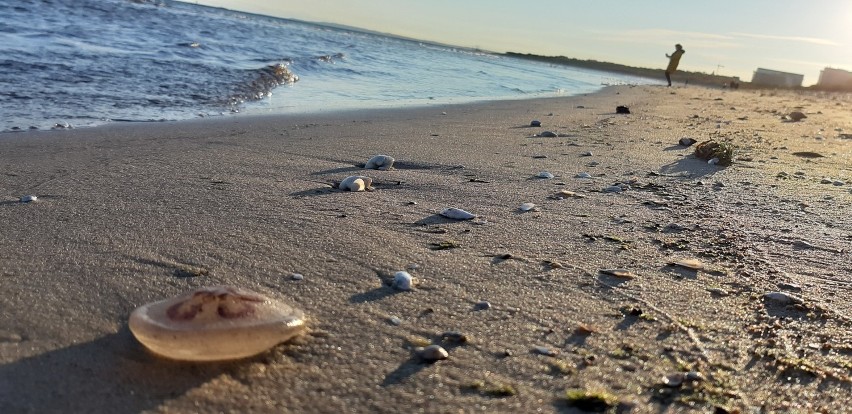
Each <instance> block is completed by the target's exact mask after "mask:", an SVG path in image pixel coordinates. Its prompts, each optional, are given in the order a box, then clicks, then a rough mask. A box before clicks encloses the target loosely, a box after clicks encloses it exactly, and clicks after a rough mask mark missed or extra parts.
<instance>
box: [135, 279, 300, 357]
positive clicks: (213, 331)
mask: <svg viewBox="0 0 852 414" xmlns="http://www.w3.org/2000/svg"><path fill="white" fill-rule="evenodd" d="M129 326H130V331H131V332H132V333H133V335H134V336H135V337H136V339H138V340H139V342H141V343H142V344H143V345H145V347H146V348H148V349H150V350H151V351H152V352H154V353H155V354H158V355H162V356H164V357H167V358H172V359H180V360H186V361H217V360H225V359H237V358H245V357H249V356H252V355H256V354H259V353H261V352H263V351H265V350H267V349H269V348H271V347H273V346H275V345H277V344H279V343H282V342H286V341H288V340H290V339H291V338H293V337H294V336H296V335H298V334H299V333H301V332H302V331H304V330H305V315H304V313H302V311H300V310H298V309H296V308H293V307H291V306H289V305H287V304H285V303H283V302H279V301H276V300H273V299H271V298H268V297H266V296H263V295H261V294H258V293H255V292H251V291H248V290H245V289H240V288H236V287H232V286H210V287H203V288H199V289H195V290H193V291H189V292H187V293H185V294H184V295H182V296H179V297H176V298H172V299H166V300H161V301H159V302H153V303H149V304H147V305H143V306H140V307H138V308H136V310H134V311H133V313H131V314H130V321H129Z"/></svg>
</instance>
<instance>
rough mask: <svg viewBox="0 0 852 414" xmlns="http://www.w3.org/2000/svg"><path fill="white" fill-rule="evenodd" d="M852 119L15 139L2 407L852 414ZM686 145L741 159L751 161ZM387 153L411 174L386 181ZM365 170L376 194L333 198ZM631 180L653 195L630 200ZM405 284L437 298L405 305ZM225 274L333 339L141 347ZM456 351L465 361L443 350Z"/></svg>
mask: <svg viewBox="0 0 852 414" xmlns="http://www.w3.org/2000/svg"><path fill="white" fill-rule="evenodd" d="M618 105H626V106H628V107H629V108H630V110H631V112H632V113H631V114H630V115H617V114H615V108H616V106H618ZM850 105H852V98H850V97H849V96H844V95H816V94H797V93H793V92H778V93H774V92H760V91H724V90H715V89H705V88H698V87H689V88H663V87H613V88H607V89H605V90H603V91H601V92H600V93H597V94H593V95H588V96H579V97H571V98H555V99H538V100H528V101H510V102H495V103H487V104H477V105H460V106H442V107H437V106H436V107H431V108H423V109H405V110H386V111H365V112H353V113H340V114H329V115H320V116H312V117H309V116H291V117H257V118H249V117H234V118H227V119H218V120H217V119H205V120H199V121H191V122H179V123H166V124H128V125H115V126H106V127H101V128H94V129H76V130H68V131H45V132H26V133H16V134H3V135H0V166H2V176H1V177H2V178H0V287H2V291H3V295H2V296H0V309H2V317H0V364H2V365H0V411H2V412H38V413H44V412H142V411H151V412H275V413H279V412H294V413H301V412H469V411H485V412H534V411H536V410H541V411H544V412H575V410H577V406H576V404H578V403H580V402H579V401H575V400H572V399H570V398H567V397H566V395H567V394H566V392H567V391H569V390H578V389H579V390H586V391H590V392H598V393H601V395H604V396H607V397H608V398H610V400H609V401H607V403H610V404H611V406H613V407H616V406H617V409H620V410H633V412H682V411H695V412H707V411H708V410H710V411H712V409H714V407H716V408H724V409H727V410H729V412H732V411H733V410H735V409H742V410H743V412H750V410H754V409H760V408H763V409H764V410H765V411H767V412H788V411H799V412H817V411H819V410H824V411H825V412H841V411H843V410H845V409H846V408H847V406H848V404H849V403H850V402H852V401H850V400H852V397H850V375H852V330H850V327H852V320H850V316H852V295H850V288H852V276H851V275H850V271H849V269H850V264H852V263H851V262H852V259H850V258H849V246H850V244H852V219H850V217H849V211H850V210H849V205H850V201H852V194H850V190H852V183H850V182H852V164H850V153H852V140H850V139H847V136H845V135H843V134H847V133H852V113H850ZM791 111H801V112H804V113H805V114H807V116H808V118H806V119H804V120H803V121H801V122H785V121H783V120H781V119H780V118H781V116H782V115H784V114H787V113H789V112H791ZM532 120H540V121H541V123H542V127H540V128H533V127H529V126H528V125H529V123H530V121H532ZM543 131H551V132H555V133H557V134H558V136H557V137H549V138H548V137H541V136H537V135H540V134H541V133H542V132H543ZM682 137H692V138H695V139H697V140H698V141H699V142H701V141H704V140H707V139H711V138H712V139H715V140H730V141H731V142H732V143H733V144H734V145H735V146H736V147H737V148H738V150H737V152H736V153H735V156H734V162H733V164H732V165H730V166H728V167H721V166H716V165H708V164H707V163H706V162H705V161H702V160H698V159H696V158H695V157H694V155H693V149H694V148H692V147H691V148H686V147H683V146H680V145H678V144H677V143H678V140H679V139H680V138H682ZM587 153H590V154H591V155H585V154H587ZM797 153H798V154H797ZM376 154H387V155H391V156H393V157H394V158H396V160H397V162H396V164H395V169H393V170H390V171H365V170H363V169H362V168H360V166H361V165H363V163H365V162H366V161H367V160H368V159H369V158H370V157H371V156H372V155H376ZM542 171H548V172H551V173H553V174H554V175H555V178H553V179H540V178H536V177H535V176H536V175H537V174H538V173H540V172H542ZM581 172H587V173H588V174H589V175H591V177H592V178H585V179H584V178H576V175H577V174H578V173H581ZM348 175H367V176H369V177H371V178H373V180H374V191H371V192H362V193H350V192H343V191H339V190H336V189H334V188H333V187H332V185H333V183H335V182H337V181H339V180H341V179H343V178H344V177H346V176H348ZM614 184H625V186H624V187H623V188H625V189H626V191H622V192H619V193H608V192H604V191H602V190H603V189H605V188H607V187H610V186H612V185H614ZM628 186H629V188H628ZM563 190H566V191H570V192H573V193H576V194H577V195H579V196H582V197H575V196H570V195H563V197H561V199H560V197H554V196H555V195H557V193H559V192H561V191H563ZM27 194H34V195H36V196H38V201H36V202H34V203H21V202H20V201H19V197H21V196H23V195H27ZM527 202H531V203H535V204H536V208H535V209H534V210H533V211H529V212H521V211H520V210H519V206H520V205H521V204H522V203H527ZM446 207H458V208H462V209H465V210H467V211H469V212H472V213H474V214H476V215H477V216H478V217H477V218H476V219H474V220H471V221H453V220H448V219H445V218H442V217H441V216H439V215H438V213H439V212H440V211H441V210H442V209H444V208H446ZM681 259H697V260H700V261H701V262H702V263H703V264H704V268H703V269H701V270H698V271H695V270H689V269H686V268H683V267H679V266H672V265H670V263H673V262H675V261H678V260H681ZM406 269H409V270H408V271H409V272H410V273H411V274H412V275H413V276H414V277H415V278H416V279H417V281H418V284H417V286H416V288H415V289H414V290H413V291H411V292H399V291H397V290H394V289H393V288H391V287H390V286H389V285H388V282H389V281H390V279H391V278H392V275H393V274H394V272H396V271H400V270H406ZM601 269H625V270H628V271H630V272H631V273H632V274H633V275H634V277H633V278H632V279H626V278H618V277H615V276H610V275H607V274H602V273H600V272H599V271H600V270H601ZM294 273H298V274H301V275H303V276H304V279H303V280H294V279H293V277H292V275H293V274H294ZM215 284H232V285H237V286H240V287H244V288H248V289H252V290H256V291H258V292H262V293H264V294H267V295H270V296H274V297H276V298H279V299H282V300H285V301H288V302H290V303H292V304H293V305H295V306H297V307H299V308H301V309H303V310H304V311H305V312H306V314H307V315H308V317H309V318H310V320H309V326H310V330H309V332H308V334H306V335H304V336H302V337H300V338H299V339H297V340H295V341H293V342H291V343H288V344H283V345H280V346H278V347H276V348H274V349H272V350H271V351H269V352H266V353H264V354H261V355H259V356H256V357H252V358H249V359H246V360H241V361H232V362H227V363H205V364H198V363H182V362H175V361H169V360H164V359H162V358H159V357H156V356H154V355H151V354H150V353H148V352H147V351H146V350H145V349H144V348H143V347H142V346H141V345H140V344H139V343H138V342H136V340H135V339H134V338H133V336H132V334H131V333H130V332H129V330H128V329H127V318H128V315H129V314H130V312H131V311H132V310H133V309H134V308H136V307H137V306H139V305H142V304H144V303H147V302H151V301H155V300H160V299H162V298H166V297H171V296H175V295H177V294H180V293H182V292H184V291H186V290H188V289H191V288H193V287H198V286H206V285H215ZM769 292H783V293H785V294H787V295H793V296H794V297H796V298H801V299H802V303H788V304H783V303H778V302H775V301H772V300H767V299H765V298H764V295H765V294H766V293H769ZM481 301H488V302H489V304H490V307H489V308H488V309H481V306H477V304H478V303H479V302H481ZM397 322H398V323H397ZM447 331H458V332H461V333H462V334H464V335H465V336H466V337H467V338H468V339H469V340H468V341H467V342H466V343H453V342H451V341H446V340H442V334H443V333H444V332H447ZM430 343H436V344H442V345H443V346H444V347H445V348H446V349H447V350H448V352H449V359H447V360H444V361H439V362H437V363H434V364H427V363H424V362H423V361H421V360H420V359H419V358H418V357H417V356H416V354H415V352H414V351H413V349H414V348H415V347H417V346H424V345H428V344H430ZM543 354H548V355H543ZM688 372H693V374H692V376H691V377H690V378H693V377H695V378H697V379H696V380H695V381H679V380H680V377H678V376H677V374H678V373H681V374H685V373H688ZM667 376H669V377H672V382H674V383H676V382H682V384H680V385H679V386H671V387H670V386H666V385H664V384H663V382H665V381H664V380H663V378H664V377H667ZM674 383H673V384H671V385H675V384H674ZM572 395H576V394H572ZM572 404H574V405H572ZM613 409H616V408H613Z"/></svg>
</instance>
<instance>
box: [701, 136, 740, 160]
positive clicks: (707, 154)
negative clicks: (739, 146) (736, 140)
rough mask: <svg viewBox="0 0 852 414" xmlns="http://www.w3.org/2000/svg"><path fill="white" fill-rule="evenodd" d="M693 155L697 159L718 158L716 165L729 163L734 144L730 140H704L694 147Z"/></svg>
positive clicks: (732, 157)
mask: <svg viewBox="0 0 852 414" xmlns="http://www.w3.org/2000/svg"><path fill="white" fill-rule="evenodd" d="M695 156H696V157H697V158H699V159H702V160H706V161H710V160H713V159H716V160H718V161H717V162H716V163H715V164H717V165H731V162H733V160H734V144H731V143H730V142H725V141H722V142H716V141H713V140H712V139H711V140H708V141H704V142H702V143H700V144H698V146H696V147H695Z"/></svg>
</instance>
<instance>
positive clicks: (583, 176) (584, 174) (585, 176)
mask: <svg viewBox="0 0 852 414" xmlns="http://www.w3.org/2000/svg"><path fill="white" fill-rule="evenodd" d="M575 177H577V178H592V175H591V174H589V173H587V172H581V173H579V174H577V175H576V176H575Z"/></svg>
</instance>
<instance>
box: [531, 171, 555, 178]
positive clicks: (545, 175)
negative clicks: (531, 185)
mask: <svg viewBox="0 0 852 414" xmlns="http://www.w3.org/2000/svg"><path fill="white" fill-rule="evenodd" d="M536 177H538V178H544V179H546V180H549V179H551V178H553V177H555V175H553V174H551V173H549V172H547V171H542V172H540V173H538V175H536Z"/></svg>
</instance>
